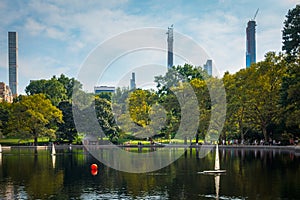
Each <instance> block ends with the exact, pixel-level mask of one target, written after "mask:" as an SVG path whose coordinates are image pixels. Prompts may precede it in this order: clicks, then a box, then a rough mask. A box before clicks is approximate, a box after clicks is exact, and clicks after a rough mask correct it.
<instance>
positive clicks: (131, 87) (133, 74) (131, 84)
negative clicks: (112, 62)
mask: <svg viewBox="0 0 300 200" xmlns="http://www.w3.org/2000/svg"><path fill="white" fill-rule="evenodd" d="M135 88H136V84H135V73H134V72H132V74H131V79H130V90H134V89H135Z"/></svg>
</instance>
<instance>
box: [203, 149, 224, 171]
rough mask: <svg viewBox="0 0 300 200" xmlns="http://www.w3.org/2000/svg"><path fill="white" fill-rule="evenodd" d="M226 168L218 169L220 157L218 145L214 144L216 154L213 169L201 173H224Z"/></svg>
mask: <svg viewBox="0 0 300 200" xmlns="http://www.w3.org/2000/svg"><path fill="white" fill-rule="evenodd" d="M225 172H226V170H222V169H220V159H219V147H218V144H217V145H216V156H215V169H214V170H205V171H203V172H201V173H203V174H220V173H225Z"/></svg>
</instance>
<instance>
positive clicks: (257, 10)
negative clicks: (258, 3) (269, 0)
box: [253, 8, 259, 21]
mask: <svg viewBox="0 0 300 200" xmlns="http://www.w3.org/2000/svg"><path fill="white" fill-rule="evenodd" d="M258 11H259V8H257V10H256V13H255V15H254V17H253V21H255V18H256V15H257V13H258Z"/></svg>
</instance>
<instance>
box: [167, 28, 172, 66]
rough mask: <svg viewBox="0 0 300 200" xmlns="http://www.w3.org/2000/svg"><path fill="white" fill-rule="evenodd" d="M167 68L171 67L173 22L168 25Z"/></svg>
mask: <svg viewBox="0 0 300 200" xmlns="http://www.w3.org/2000/svg"><path fill="white" fill-rule="evenodd" d="M167 35H168V40H167V41H168V68H171V67H173V24H172V25H171V27H168V32H167Z"/></svg>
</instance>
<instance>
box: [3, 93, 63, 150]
mask: <svg viewBox="0 0 300 200" xmlns="http://www.w3.org/2000/svg"><path fill="white" fill-rule="evenodd" d="M57 122H62V112H61V111H60V110H59V109H58V108H56V107H55V106H53V105H52V103H51V101H50V100H49V99H47V98H46V96H45V95H44V94H35V95H31V96H22V97H21V98H20V101H19V102H16V103H14V104H13V105H12V110H11V113H10V116H9V121H8V129H9V131H10V134H11V135H16V136H18V137H19V138H23V139H34V144H35V145H37V139H38V137H42V136H43V137H49V138H55V130H56V126H55V125H56V123H57Z"/></svg>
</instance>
